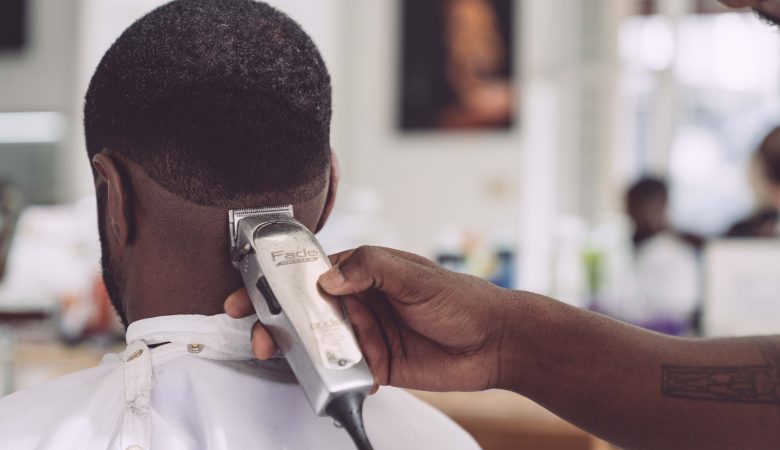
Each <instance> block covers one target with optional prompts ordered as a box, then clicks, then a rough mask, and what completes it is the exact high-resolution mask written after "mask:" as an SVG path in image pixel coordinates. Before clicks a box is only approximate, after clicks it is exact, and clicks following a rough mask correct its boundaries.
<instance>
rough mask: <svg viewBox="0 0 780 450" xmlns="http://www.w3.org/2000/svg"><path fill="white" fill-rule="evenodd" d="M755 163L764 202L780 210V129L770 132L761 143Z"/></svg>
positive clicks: (759, 191)
mask: <svg viewBox="0 0 780 450" xmlns="http://www.w3.org/2000/svg"><path fill="white" fill-rule="evenodd" d="M754 162H755V164H754V166H755V169H756V175H758V176H757V177H756V178H757V180H756V182H757V186H756V187H757V188H758V193H759V196H760V197H762V198H761V200H762V202H763V203H765V204H766V205H765V206H771V207H773V208H780V127H776V128H775V129H773V130H772V131H770V132H769V134H767V136H766V137H765V138H764V140H763V141H762V142H761V145H760V146H759V147H758V151H757V152H756V155H755V158H754Z"/></svg>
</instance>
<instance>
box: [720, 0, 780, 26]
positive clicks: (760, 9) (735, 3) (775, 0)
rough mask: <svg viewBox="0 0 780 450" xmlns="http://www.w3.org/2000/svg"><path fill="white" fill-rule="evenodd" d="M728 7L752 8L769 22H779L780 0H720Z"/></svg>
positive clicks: (775, 23) (776, 23)
mask: <svg viewBox="0 0 780 450" xmlns="http://www.w3.org/2000/svg"><path fill="white" fill-rule="evenodd" d="M720 2H721V3H723V4H724V5H726V6H728V7H730V8H748V7H749V8H753V11H755V12H756V14H757V15H758V16H759V17H760V18H762V19H763V20H764V21H766V22H767V23H770V24H774V25H778V24H780V0H720Z"/></svg>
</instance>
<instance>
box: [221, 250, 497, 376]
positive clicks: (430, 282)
mask: <svg viewBox="0 0 780 450" xmlns="http://www.w3.org/2000/svg"><path fill="white" fill-rule="evenodd" d="M331 262H332V263H333V264H334V267H333V269H331V270H330V271H328V272H326V273H325V274H323V275H322V277H320V286H321V287H322V288H323V289H324V290H325V291H326V292H328V293H330V294H332V295H336V296H342V297H343V298H344V300H345V304H346V305H347V310H348V312H349V315H350V319H351V321H352V324H353V327H354V330H355V334H356V335H357V338H358V341H359V342H360V345H361V348H362V349H363V354H364V356H365V357H366V359H367V361H368V363H369V365H370V367H371V370H372V372H373V373H374V376H375V378H376V381H377V383H378V384H383V385H386V384H391V385H394V386H399V387H408V388H415V389H423V390H442V391H444V390H463V391H465V390H482V389H486V388H491V387H495V386H496V385H497V382H498V377H499V373H498V372H499V368H500V360H499V352H498V350H499V348H500V345H501V341H502V338H503V333H504V332H505V330H506V328H505V327H504V316H503V314H502V313H501V307H500V306H501V305H502V304H504V303H505V301H504V300H503V299H504V298H505V297H506V292H507V291H505V290H504V289H501V288H498V287H496V286H494V285H492V284H490V283H487V282H485V281H483V280H480V279H478V278H475V277H471V276H468V275H462V274H456V273H453V272H449V271H447V270H444V269H442V268H441V267H438V266H436V265H435V264H434V263H433V262H431V261H429V260H427V259H425V258H423V257H421V256H417V255H414V254H411V253H406V252H401V251H398V250H391V249H385V248H378V247H361V248H359V249H357V250H350V251H347V252H343V253H339V254H336V255H333V256H331ZM251 308H252V307H251V305H249V300H248V298H247V297H246V293H245V292H241V291H239V292H237V293H234V294H233V295H231V296H230V297H229V298H228V300H227V301H226V303H225V310H226V311H227V312H228V314H230V315H231V316H233V317H242V316H246V315H248V314H250V313H251V312H252V309H251ZM252 346H253V350H254V352H255V354H256V355H257V356H258V357H259V358H261V359H262V358H268V357H270V356H271V355H272V354H273V351H274V350H275V348H274V346H273V343H272V342H271V339H270V337H269V336H268V334H267V332H266V331H265V329H263V328H262V327H261V326H259V324H256V326H255V328H254V330H253V338H252Z"/></svg>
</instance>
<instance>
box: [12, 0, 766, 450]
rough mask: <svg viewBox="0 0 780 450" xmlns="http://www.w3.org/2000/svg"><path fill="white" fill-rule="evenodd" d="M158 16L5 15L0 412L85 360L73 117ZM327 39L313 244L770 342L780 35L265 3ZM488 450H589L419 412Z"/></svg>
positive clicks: (92, 307) (477, 400)
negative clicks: (318, 221) (319, 224)
mask: <svg viewBox="0 0 780 450" xmlns="http://www.w3.org/2000/svg"><path fill="white" fill-rule="evenodd" d="M162 3H164V1H162V0H110V1H108V0H71V1H62V0H3V2H1V3H0V395H3V394H7V393H10V392H13V391H15V390H17V389H20V388H23V387H25V386H29V385H31V384H34V383H37V382H40V381H43V380H46V379H49V378H51V377H54V376H57V375H60V374H64V373H68V372H70V371H74V370H79V369H82V368H85V367H89V366H91V365H94V364H97V362H98V361H99V360H100V357H101V356H102V354H104V353H105V352H106V351H111V350H113V349H115V348H121V342H122V332H123V330H122V329H121V326H119V325H118V324H117V322H116V319H115V317H114V314H113V311H112V310H111V308H110V306H109V305H108V303H107V300H106V294H105V291H104V289H103V288H102V285H101V283H100V279H99V271H98V270H99V267H98V257H99V251H100V249H99V243H98V240H97V239H98V238H97V229H96V213H95V204H94V199H93V187H92V177H91V172H90V168H89V164H88V161H87V158H86V157H85V147H84V142H83V132H82V128H81V121H82V115H81V108H82V99H83V95H84V93H85V91H86V87H87V84H88V82H89V78H90V76H91V74H92V71H93V70H94V68H95V67H96V65H97V63H98V61H99V59H100V57H101V56H102V54H103V52H105V50H106V49H107V48H108V47H109V45H110V44H111V43H112V42H113V40H114V39H115V38H116V37H117V36H118V35H119V34H120V33H121V32H122V30H123V29H124V28H125V27H127V26H128V25H129V24H130V23H132V21H133V20H135V19H136V18H138V17H140V16H141V15H143V14H144V13H145V12H147V11H149V10H150V9H151V8H153V7H155V6H157V5H159V4H162ZM269 3H271V4H275V5H276V6H278V7H279V8H280V9H282V10H283V11H285V12H287V13H288V14H289V15H291V16H292V17H293V18H295V19H297V20H298V21H299V22H300V23H301V24H302V25H303V27H304V29H306V30H307V31H308V32H309V33H310V34H311V35H312V37H313V38H314V40H315V42H316V43H317V44H318V45H319V47H320V50H321V52H322V53H323V56H324V59H325V61H326V63H327V65H328V67H329V69H330V72H331V75H332V80H333V94H334V119H333V126H332V143H333V147H334V148H335V150H336V152H337V154H338V157H339V160H340V163H341V167H342V172H343V175H342V176H343V179H344V182H343V186H342V191H341V193H340V197H339V200H338V202H337V207H336V210H335V213H334V216H333V218H332V220H331V221H330V223H329V224H328V226H327V227H326V229H325V230H323V232H322V233H321V236H320V238H321V240H322V243H323V245H324V247H325V248H326V249H327V250H329V251H338V250H342V249H345V248H349V247H353V246H357V245H361V244H366V243H370V244H381V245H389V246H393V247H398V248H403V249H406V250H409V251H413V252H416V253H420V254H423V255H425V256H428V257H430V258H431V259H434V260H436V261H438V262H439V263H441V264H443V265H444V266H446V267H448V268H450V269H452V270H457V271H462V272H467V273H471V274H474V275H477V276H481V277H484V278H486V279H489V280H491V281H493V282H494V283H496V284H499V285H502V286H506V287H511V288H516V289H526V290H532V291H536V292H540V293H544V294H548V295H551V296H553V297H555V298H558V299H561V300H563V301H566V302H568V303H571V304H573V305H576V306H579V307H583V308H590V309H594V310H597V311H600V312H603V313H605V314H609V315H612V316H614V317H616V318H619V319H621V320H625V321H628V322H631V323H634V324H637V325H639V326H644V327H647V328H650V329H654V330H656V331H659V332H664V333H670V334H675V335H683V336H719V335H735V334H745V333H773V332H780V321H778V320H777V317H780V278H778V276H777V273H776V270H777V269H776V268H777V267H780V245H779V244H778V242H780V241H778V240H777V239H776V237H777V235H778V230H779V229H780V227H779V226H778V219H777V216H778V215H777V210H778V208H779V207H780V132H778V133H777V134H770V133H771V132H772V131H773V130H774V129H775V128H776V127H777V126H780V35H779V34H778V31H777V30H776V29H773V28H770V27H768V26H766V25H764V24H762V23H761V22H760V20H759V19H758V18H757V17H755V16H754V15H753V14H752V13H751V12H749V11H742V12H740V11H737V12H734V11H725V10H724V9H723V8H722V7H720V6H718V4H717V3H716V2H715V1H714V0H713V1H709V0H654V1H653V0H642V1H640V0H633V1H630V0H581V1H577V2H572V1H570V0H382V1H374V2H365V1H360V0H318V1H316V2H315V1H310V0H274V1H270V2H269ZM419 395H420V396H423V397H424V398H425V399H426V400H428V401H430V402H432V403H434V404H435V405H437V406H438V407H440V408H442V409H443V410H445V412H447V413H448V414H450V415H452V416H453V417H454V418H455V419H456V420H457V421H459V422H460V423H461V424H463V425H464V426H465V427H466V428H467V429H468V430H469V431H471V432H472V433H473V434H474V435H475V436H476V437H477V439H478V440H479V441H480V443H481V444H482V445H483V446H484V447H485V448H486V449H499V448H533V449H547V448H549V449H554V448H556V449H557V448H567V449H569V448H570V449H577V448H583V449H584V448H601V447H602V446H603V444H602V443H600V442H598V441H597V440H595V439H593V438H591V437H589V436H587V435H586V434H585V433H583V432H581V431H579V430H577V429H576V428H574V427H573V426H570V425H566V424H565V423H563V422H561V421H560V420H558V419H556V418H554V417H553V416H551V415H549V414H548V413H545V412H544V411H542V410H540V409H539V408H538V407H536V406H535V405H533V404H532V403H530V402H528V401H525V400H523V399H516V398H513V397H507V396H505V395H503V393H500V392H489V393H481V394H474V395H472V394H468V395H467V394H462V395H458V394H456V395H433V394H422V393H420V394H419Z"/></svg>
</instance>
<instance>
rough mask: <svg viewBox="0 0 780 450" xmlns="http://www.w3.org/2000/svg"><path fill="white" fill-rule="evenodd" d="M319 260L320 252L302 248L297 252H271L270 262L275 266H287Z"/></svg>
mask: <svg viewBox="0 0 780 450" xmlns="http://www.w3.org/2000/svg"><path fill="white" fill-rule="evenodd" d="M319 258H320V252H318V251H317V250H314V249H308V248H303V249H301V250H298V251H297V252H283V251H281V250H278V251H275V252H271V260H272V261H273V262H274V263H276V265H277V266H288V265H290V264H299V263H305V262H312V261H316V260H318V259H319Z"/></svg>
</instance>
